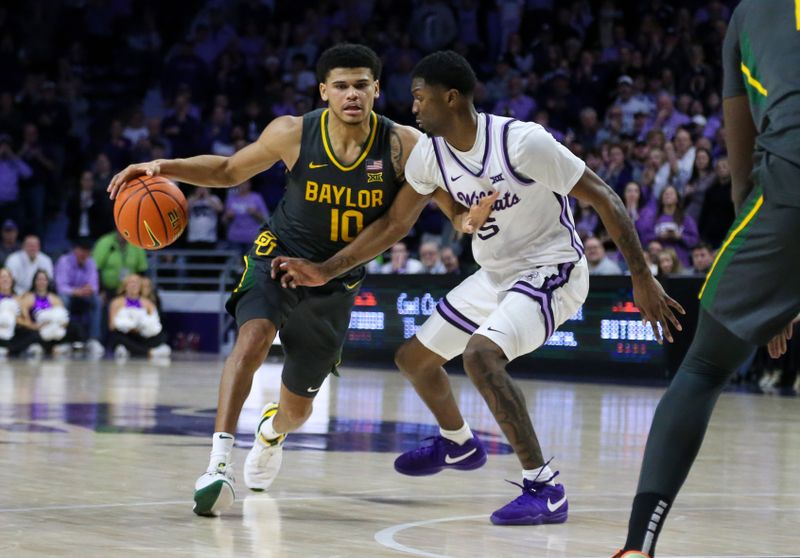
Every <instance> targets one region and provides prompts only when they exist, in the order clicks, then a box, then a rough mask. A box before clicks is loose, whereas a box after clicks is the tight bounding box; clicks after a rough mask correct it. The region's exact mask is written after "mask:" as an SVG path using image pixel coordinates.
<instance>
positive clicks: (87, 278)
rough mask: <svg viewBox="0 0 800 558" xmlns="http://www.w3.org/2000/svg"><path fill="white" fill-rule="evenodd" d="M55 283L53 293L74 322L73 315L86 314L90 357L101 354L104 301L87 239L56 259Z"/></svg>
mask: <svg viewBox="0 0 800 558" xmlns="http://www.w3.org/2000/svg"><path fill="white" fill-rule="evenodd" d="M55 280H56V291H57V292H58V295H59V296H60V297H61V298H62V299H63V301H64V306H65V307H66V308H67V309H68V310H69V312H70V314H72V316H73V321H74V318H75V316H78V315H80V314H83V313H88V314H89V342H88V344H87V348H88V349H89V353H90V354H92V355H95V356H100V355H102V354H103V352H104V349H103V346H102V345H101V344H100V341H99V339H100V320H101V319H102V312H103V301H102V300H100V295H99V293H100V287H99V283H98V276H97V266H96V265H95V263H94V260H93V259H92V256H91V241H90V240H89V239H88V238H80V239H78V242H77V244H76V245H75V247H74V248H73V249H72V252H68V253H66V254H64V255H63V256H61V257H60V258H58V261H57V262H56V269H55Z"/></svg>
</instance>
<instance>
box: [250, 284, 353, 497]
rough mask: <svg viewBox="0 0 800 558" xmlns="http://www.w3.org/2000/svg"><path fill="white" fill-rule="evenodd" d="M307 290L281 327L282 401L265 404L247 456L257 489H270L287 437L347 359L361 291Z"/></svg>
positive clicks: (251, 485)
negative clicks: (347, 341)
mask: <svg viewBox="0 0 800 558" xmlns="http://www.w3.org/2000/svg"><path fill="white" fill-rule="evenodd" d="M302 292H303V296H304V298H303V300H302V301H301V302H300V303H299V304H297V306H295V308H294V309H293V310H292V313H291V314H290V316H289V317H288V319H287V320H286V323H285V325H284V326H283V328H281V344H282V346H283V351H284V363H283V374H282V378H281V395H280V400H279V401H278V402H274V403H268V404H267V405H266V406H265V407H264V409H263V411H262V414H261V420H260V421H259V424H258V427H257V428H256V435H255V440H254V442H253V448H252V449H251V450H250V453H248V455H247V459H246V460H245V466H244V480H245V484H246V485H247V486H248V487H249V488H250V489H251V490H256V491H260V490H266V489H267V488H269V486H270V485H271V484H272V482H273V481H274V480H275V478H276V477H277V475H278V472H279V470H280V466H281V463H282V461H283V442H284V441H285V440H286V436H287V435H288V434H289V433H291V432H293V431H294V430H297V429H298V428H300V427H301V426H302V425H303V424H304V423H305V422H306V421H307V420H308V417H310V416H311V412H312V410H313V402H314V397H315V396H316V395H317V393H318V392H319V389H320V387H321V386H322V384H323V382H324V381H325V378H327V377H328V374H330V373H331V372H335V371H336V366H337V365H338V364H339V361H340V359H341V349H342V345H343V344H344V339H345V336H346V335H347V328H348V326H349V324H350V310H351V309H352V306H353V301H354V299H355V293H354V292H348V291H346V290H344V287H341V286H339V287H338V288H337V287H335V286H331V287H326V288H325V289H324V290H321V289H304V290H303V291H302Z"/></svg>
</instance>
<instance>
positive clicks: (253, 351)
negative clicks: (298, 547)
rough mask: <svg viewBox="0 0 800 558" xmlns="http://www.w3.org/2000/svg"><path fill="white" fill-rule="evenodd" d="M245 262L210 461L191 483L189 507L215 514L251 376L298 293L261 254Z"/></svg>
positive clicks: (229, 482) (226, 488)
mask: <svg viewBox="0 0 800 558" xmlns="http://www.w3.org/2000/svg"><path fill="white" fill-rule="evenodd" d="M245 262H246V266H245V271H244V274H243V275H242V280H241V281H240V283H239V285H238V287H237V288H236V290H235V291H234V293H233V295H232V296H231V298H230V299H229V301H228V303H227V305H226V307H227V309H228V311H229V312H230V313H231V314H232V315H233V316H234V317H235V318H236V322H237V324H238V325H239V334H238V337H237V339H236V343H235V344H234V348H233V351H232V352H231V354H230V355H229V356H228V358H227V359H226V360H225V365H224V367H223V372H222V377H221V379H220V385H219V397H218V402H217V405H218V406H217V417H216V420H215V424H214V426H215V432H214V435H213V438H212V447H211V457H210V460H209V465H208V468H207V470H206V473H205V474H203V475H202V476H201V477H200V478H199V479H198V480H197V482H196V483H195V494H194V500H195V507H194V512H195V513H196V514H198V515H218V514H219V512H221V511H223V510H224V509H225V508H227V507H229V506H230V505H231V504H232V503H233V500H234V490H233V474H232V473H233V467H232V463H231V461H232V459H231V455H232V453H233V444H234V436H235V433H236V425H237V423H238V421H239V415H240V413H241V410H242V406H243V405H244V401H245V399H247V396H248V394H249V393H250V388H251V386H252V383H253V375H254V374H255V372H256V370H258V368H259V366H261V364H262V363H263V362H264V359H265V358H266V355H267V352H268V351H269V348H270V346H271V345H272V341H273V340H274V339H275V335H276V330H277V325H278V324H280V323H282V322H283V320H284V315H285V313H286V311H287V309H288V308H289V307H291V304H292V303H293V302H294V301H295V299H296V296H297V295H296V293H295V292H294V291H290V290H288V289H282V288H281V286H280V284H279V283H277V282H276V281H273V280H272V279H271V278H270V276H269V261H268V260H266V259H265V258H258V257H254V255H253V254H252V253H251V254H250V255H248V256H247V258H246V259H245Z"/></svg>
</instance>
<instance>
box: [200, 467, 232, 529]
mask: <svg viewBox="0 0 800 558" xmlns="http://www.w3.org/2000/svg"><path fill="white" fill-rule="evenodd" d="M233 483H234V478H233V467H232V466H231V464H230V463H218V464H217V465H216V466H213V465H212V466H211V467H209V468H208V471H206V472H205V473H203V474H202V475H201V476H200V478H199V479H197V482H196V483H194V509H193V510H192V511H194V513H196V514H197V515H207V516H217V515H219V514H220V512H222V511H224V510H226V509H228V508H229V507H231V506H232V505H233V501H234V500H235V499H236V493H235V492H234V490H233Z"/></svg>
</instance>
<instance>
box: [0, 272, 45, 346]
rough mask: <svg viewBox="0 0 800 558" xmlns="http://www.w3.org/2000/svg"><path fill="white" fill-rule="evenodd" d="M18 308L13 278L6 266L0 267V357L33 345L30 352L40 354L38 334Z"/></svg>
mask: <svg viewBox="0 0 800 558" xmlns="http://www.w3.org/2000/svg"><path fill="white" fill-rule="evenodd" d="M28 325H29V324H28V322H27V321H26V320H25V318H24V317H23V315H22V311H21V310H20V304H19V297H18V296H17V295H15V294H14V278H13V277H12V276H11V272H10V271H9V270H7V269H6V268H4V267H3V268H0V358H5V357H7V356H9V355H11V356H17V355H19V354H21V353H23V352H25V351H27V350H28V349H29V348H30V347H33V346H34V345H35V346H36V347H38V349H37V348H34V349H33V350H32V353H34V354H36V353H38V354H39V355H41V354H42V351H43V349H42V346H41V344H40V341H41V340H40V338H39V334H38V333H37V332H36V331H35V330H34V329H31V328H30V327H27V326H28Z"/></svg>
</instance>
